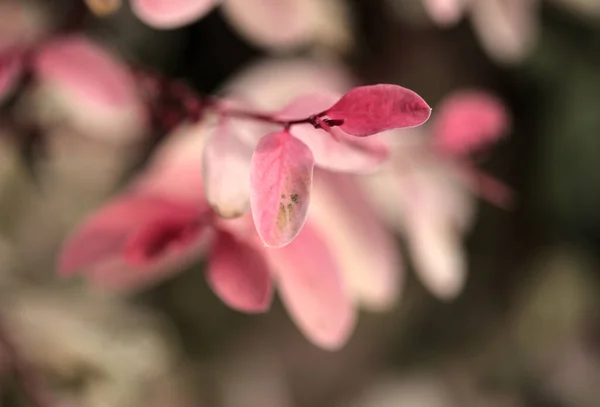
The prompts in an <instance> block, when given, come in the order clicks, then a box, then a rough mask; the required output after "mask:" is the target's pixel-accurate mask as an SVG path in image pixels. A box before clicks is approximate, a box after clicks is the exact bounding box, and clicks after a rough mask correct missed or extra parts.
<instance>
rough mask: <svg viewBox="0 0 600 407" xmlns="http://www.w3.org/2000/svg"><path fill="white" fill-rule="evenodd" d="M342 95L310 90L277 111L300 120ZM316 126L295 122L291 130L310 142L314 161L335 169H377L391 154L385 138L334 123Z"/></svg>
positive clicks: (280, 115) (284, 118)
mask: <svg viewBox="0 0 600 407" xmlns="http://www.w3.org/2000/svg"><path fill="white" fill-rule="evenodd" d="M337 100H339V97H338V96H336V95H334V94H332V93H324V92H323V93H310V94H305V95H302V96H299V97H298V98H296V99H294V100H293V101H292V102H291V103H290V104H289V105H288V106H286V107H285V108H284V109H283V110H281V111H280V112H279V113H277V114H276V116H277V118H278V119H280V120H297V119H303V118H305V117H309V116H311V115H313V114H317V113H320V112H322V111H324V110H326V109H327V108H328V107H329V106H331V105H333V104H334V103H335V102H336V101H337ZM328 131H329V132H331V134H328V133H327V132H326V131H325V130H320V129H315V128H314V127H313V126H312V125H310V124H302V125H296V126H294V127H293V128H292V130H291V132H292V134H293V135H294V136H296V137H298V138H299V139H300V140H302V141H303V142H304V143H305V144H306V145H308V146H309V147H310V149H311V151H312V152H313V155H314V157H315V164H316V165H317V166H319V167H322V168H327V169H330V170H332V171H343V172H353V173H368V172H373V171H375V170H377V169H378V168H379V167H380V166H381V164H382V163H383V162H384V161H385V160H386V159H387V158H388V157H389V146H388V144H387V143H386V141H385V140H384V139H382V138H376V137H372V138H357V137H353V136H350V135H349V134H347V133H346V132H344V131H343V130H342V129H340V128H338V127H333V128H330V129H328Z"/></svg>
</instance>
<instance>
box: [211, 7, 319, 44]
mask: <svg viewBox="0 0 600 407" xmlns="http://www.w3.org/2000/svg"><path fill="white" fill-rule="evenodd" d="M223 12H224V13H225V15H226V16H227V18H228V20H229V22H230V23H231V24H232V25H233V27H234V28H235V29H237V30H238V31H239V32H240V33H241V34H242V35H243V36H244V37H246V38H247V39H248V40H249V41H251V42H252V43H254V44H256V45H258V46H262V47H271V48H275V49H287V48H294V47H297V46H299V45H302V44H304V43H306V42H308V41H309V39H310V38H311V35H312V34H313V32H312V26H311V24H312V22H313V21H312V17H313V16H312V15H311V8H310V5H309V3H308V2H307V1H306V0H227V1H225V3H224V4H223Z"/></svg>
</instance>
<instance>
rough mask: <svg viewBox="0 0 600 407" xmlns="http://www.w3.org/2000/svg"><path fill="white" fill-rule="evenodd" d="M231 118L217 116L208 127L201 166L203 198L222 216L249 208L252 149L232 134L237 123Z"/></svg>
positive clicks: (232, 216) (234, 132) (239, 212)
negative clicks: (216, 121)
mask: <svg viewBox="0 0 600 407" xmlns="http://www.w3.org/2000/svg"><path fill="white" fill-rule="evenodd" d="M233 120H235V119H233ZM231 121H232V120H230V119H227V118H222V119H219V122H218V123H215V124H214V125H213V126H212V127H211V129H210V130H209V134H208V135H207V137H208V139H207V141H206V146H205V147H204V157H203V168H202V169H203V179H204V183H203V184H204V192H205V194H206V198H207V199H208V202H209V203H210V205H211V206H212V208H213V209H214V210H215V212H217V213H218V214H219V215H220V216H221V217H223V218H235V217H238V216H241V215H243V214H244V213H246V212H247V211H248V210H249V209H250V162H251V159H252V149H251V148H250V147H249V146H248V145H246V144H244V143H243V142H242V140H240V138H239V137H238V134H236V129H239V127H240V126H239V125H238V126H236V125H235V124H234V123H232V122H231Z"/></svg>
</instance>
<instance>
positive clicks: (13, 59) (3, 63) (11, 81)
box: [0, 53, 22, 103]
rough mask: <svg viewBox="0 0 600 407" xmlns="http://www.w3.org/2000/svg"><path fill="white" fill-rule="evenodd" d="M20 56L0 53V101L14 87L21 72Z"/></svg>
mask: <svg viewBox="0 0 600 407" xmlns="http://www.w3.org/2000/svg"><path fill="white" fill-rule="evenodd" d="M21 68H22V63H21V58H20V57H19V56H17V55H13V54H12V53H11V54H3V55H0V103H1V102H2V100H3V99H4V98H5V97H6V96H7V95H8V94H9V93H10V92H11V91H12V90H13V89H14V86H15V85H16V83H17V81H18V79H19V75H20V73H21Z"/></svg>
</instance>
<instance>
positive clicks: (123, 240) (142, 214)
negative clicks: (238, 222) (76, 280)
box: [59, 194, 192, 275]
mask: <svg viewBox="0 0 600 407" xmlns="http://www.w3.org/2000/svg"><path fill="white" fill-rule="evenodd" d="M183 209H185V207H184V208H181V207H179V206H175V205H174V204H172V203H170V202H168V201H165V200H162V199H159V198H153V197H149V196H144V195H137V194H136V195H133V194H131V195H124V196H122V197H120V198H117V199H115V200H114V201H112V202H110V203H109V204H107V205H106V206H105V207H103V208H101V209H99V210H98V211H96V212H94V213H92V214H91V215H90V216H89V217H88V218H87V219H86V220H84V222H83V224H82V225H81V226H80V227H79V228H78V229H77V230H76V231H75V232H74V233H73V234H72V235H71V236H70V237H69V239H68V240H67V241H66V243H65V245H64V246H63V249H62V251H61V256H60V260H59V273H60V274H62V275H70V274H74V273H76V272H78V271H83V269H89V268H91V267H94V266H97V265H98V264H101V263H102V262H105V261H111V260H114V259H115V258H120V257H121V256H122V255H123V253H124V251H125V247H126V245H127V243H128V241H130V239H131V238H132V236H134V234H135V233H136V232H138V231H139V230H140V228H142V229H144V228H147V227H148V225H151V224H153V223H154V222H157V221H160V220H161V219H165V218H168V216H169V215H170V214H172V213H178V212H179V213H182V214H183V213H189V212H187V211H189V210H192V209H191V208H187V209H185V210H183ZM190 216H191V215H190ZM147 233H151V231H148V230H147Z"/></svg>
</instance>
